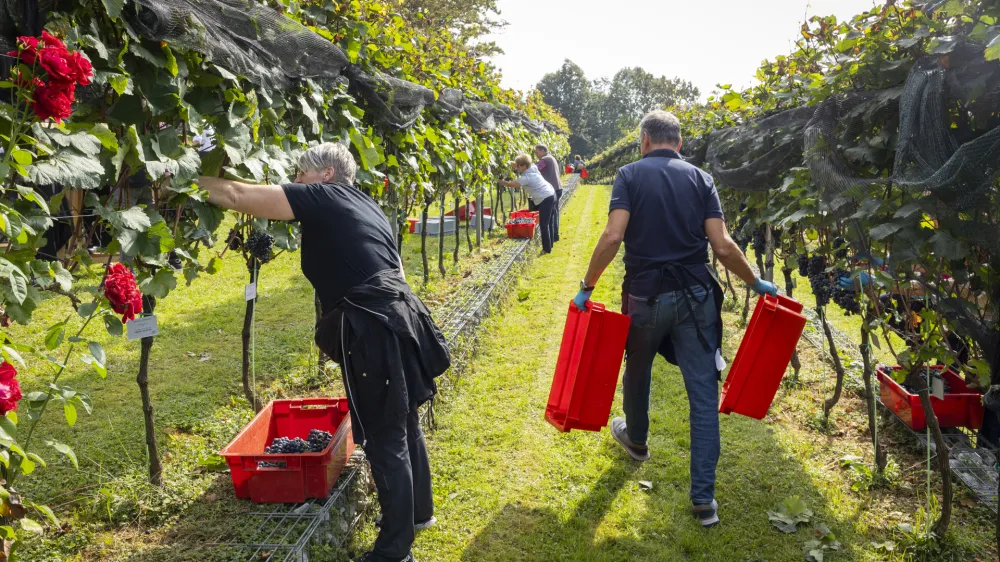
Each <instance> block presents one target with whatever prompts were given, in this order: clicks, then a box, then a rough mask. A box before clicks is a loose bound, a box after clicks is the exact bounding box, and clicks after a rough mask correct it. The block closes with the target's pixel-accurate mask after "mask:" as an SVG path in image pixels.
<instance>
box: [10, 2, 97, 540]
mask: <svg viewBox="0 0 1000 562" xmlns="http://www.w3.org/2000/svg"><path fill="white" fill-rule="evenodd" d="M107 1H111V0H107ZM27 473H28V472H27V471H25V474H27ZM21 530H23V531H27V532H29V533H35V534H37V535H41V534H42V533H44V532H45V529H44V528H43V527H42V526H41V524H39V523H38V522H37V521H35V520H34V519H29V518H27V517H25V518H24V519H21Z"/></svg>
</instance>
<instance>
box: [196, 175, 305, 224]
mask: <svg viewBox="0 0 1000 562" xmlns="http://www.w3.org/2000/svg"><path fill="white" fill-rule="evenodd" d="M198 185H199V186H201V188H202V189H205V190H207V191H208V202H209V203H212V204H214V205H218V206H220V207H223V208H225V209H231V210H233V211H237V212H240V213H246V214H248V215H253V216H255V217H260V218H262V219H270V220H282V221H289V220H295V213H293V212H292V206H291V205H290V204H289V203H288V197H286V196H285V190H284V189H282V188H281V186H280V185H251V184H248V183H243V182H238V181H233V180H227V179H223V178H211V177H207V176H202V177H201V178H199V179H198Z"/></svg>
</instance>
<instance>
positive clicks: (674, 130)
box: [639, 109, 681, 145]
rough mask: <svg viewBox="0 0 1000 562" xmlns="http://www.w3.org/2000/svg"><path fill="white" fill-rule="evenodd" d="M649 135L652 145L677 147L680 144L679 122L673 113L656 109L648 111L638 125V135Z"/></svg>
mask: <svg viewBox="0 0 1000 562" xmlns="http://www.w3.org/2000/svg"><path fill="white" fill-rule="evenodd" d="M642 133H646V134H647V135H649V141H650V142H652V143H653V144H671V145H678V144H680V142H681V122H680V120H679V119H677V117H676V116H674V114H673V113H669V112H666V111H663V110H662V109H657V110H655V111H650V112H649V113H647V114H646V116H645V117H643V118H642V123H641V124H640V125H639V135H640V137H641V135H642Z"/></svg>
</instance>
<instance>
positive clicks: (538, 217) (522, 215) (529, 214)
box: [510, 209, 542, 226]
mask: <svg viewBox="0 0 1000 562" xmlns="http://www.w3.org/2000/svg"><path fill="white" fill-rule="evenodd" d="M510 218H512V219H535V226H538V225H539V224H541V222H542V213H541V212H540V211H529V210H527V209H522V210H520V211H513V212H512V213H511V214H510Z"/></svg>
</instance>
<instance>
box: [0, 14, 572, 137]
mask: <svg viewBox="0 0 1000 562" xmlns="http://www.w3.org/2000/svg"><path fill="white" fill-rule="evenodd" d="M0 1H5V2H7V3H10V2H18V1H19V0H0ZM124 14H125V16H126V21H128V23H129V25H130V26H131V27H132V29H134V30H135V32H136V33H137V34H138V35H139V36H141V37H143V38H145V39H150V40H153V41H163V42H166V43H168V44H170V45H176V46H178V47H181V48H184V49H190V50H193V51H197V52H200V53H204V54H205V56H206V58H207V59H208V60H211V61H212V62H213V63H214V64H216V65H217V66H219V67H222V68H224V69H226V70H228V71H230V72H232V73H234V74H237V75H240V76H244V77H246V78H247V79H248V80H250V81H252V82H253V83H255V84H257V85H259V86H262V87H269V88H274V89H278V90H286V89H289V88H291V87H293V85H294V84H295V83H296V82H297V81H300V80H313V81H315V82H316V83H318V84H320V85H325V86H329V87H333V86H335V85H336V84H338V83H339V82H340V81H342V80H345V79H346V80H347V81H348V82H349V91H350V92H351V94H352V95H354V96H355V97H356V98H357V99H358V101H359V103H360V104H362V105H364V106H365V107H366V109H367V110H368V111H370V112H371V113H372V114H373V115H374V116H375V118H376V120H377V121H378V122H379V124H381V125H383V126H386V127H389V128H394V129H405V128H408V127H410V126H411V125H413V123H414V122H415V121H416V120H417V118H418V117H419V116H420V114H421V113H422V112H423V111H424V109H425V108H430V109H431V110H432V113H433V114H434V115H436V116H438V117H439V118H444V119H450V118H453V117H455V116H457V115H460V114H462V113H463V111H466V110H470V109H471V112H472V113H474V115H473V114H469V115H466V119H467V120H468V122H469V124H470V125H471V126H472V127H473V128H475V129H477V130H491V129H493V128H494V127H495V123H496V122H498V121H499V122H505V121H514V122H517V123H519V124H521V125H524V127H525V128H527V129H528V130H529V131H531V132H532V133H533V134H539V133H541V132H542V131H544V130H546V128H551V129H552V130H559V128H558V126H556V125H554V124H551V123H542V122H540V121H534V120H531V119H529V118H528V116H527V115H525V114H523V113H521V112H511V111H510V110H507V112H506V113H504V115H505V117H506V119H501V118H499V117H498V118H497V119H496V120H494V121H492V122H491V116H492V115H493V113H495V112H496V111H497V110H500V108H501V107H502V106H493V105H492V104H488V103H487V102H479V101H475V100H467V99H465V98H464V96H463V95H462V93H461V92H460V91H459V90H454V89H445V90H444V91H442V92H441V95H440V96H435V94H434V92H433V91H432V90H430V89H428V88H426V87H424V86H421V85H419V84H415V83H413V82H409V81H406V80H401V79H399V78H394V77H392V76H389V75H387V74H383V73H381V72H377V71H376V72H373V73H368V72H365V71H364V70H362V69H361V68H359V67H357V66H355V65H352V64H350V60H349V58H348V57H347V54H346V53H345V52H344V51H343V49H341V48H340V47H339V46H338V45H336V44H334V43H332V42H331V41H329V40H327V39H325V38H324V37H322V36H320V35H319V34H317V33H315V32H313V31H312V30H310V29H309V28H307V27H306V26H304V25H302V24H300V23H299V22H297V21H295V20H293V19H291V18H289V17H287V16H285V15H283V14H281V13H280V12H278V11H276V10H274V9H273V8H270V7H267V6H264V5H261V4H259V3H258V2H256V1H255V0H135V3H134V6H126V9H125V12H124ZM470 104H471V105H472V106H473V107H471V108H470V107H469V106H470ZM484 104H485V105H490V107H492V108H493V109H494V111H493V112H490V111H487V110H486V109H485V108H484ZM504 109H506V108H504Z"/></svg>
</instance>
